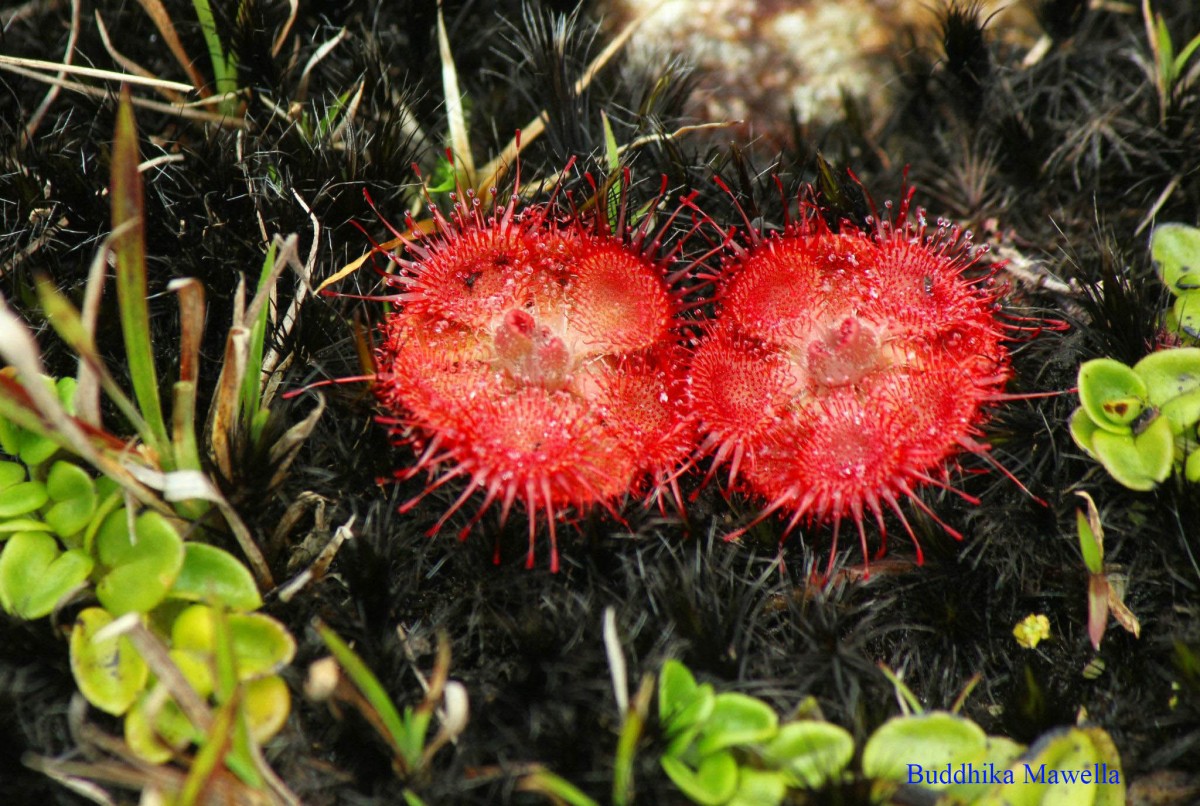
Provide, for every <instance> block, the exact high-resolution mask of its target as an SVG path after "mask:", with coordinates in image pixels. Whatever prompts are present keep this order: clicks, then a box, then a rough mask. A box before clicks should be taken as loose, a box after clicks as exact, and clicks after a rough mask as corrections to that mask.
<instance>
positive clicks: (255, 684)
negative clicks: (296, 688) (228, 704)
mask: <svg viewBox="0 0 1200 806" xmlns="http://www.w3.org/2000/svg"><path fill="white" fill-rule="evenodd" d="M291 708H292V698H291V695H290V694H289V693H288V687H287V683H285V682H283V678H282V677H280V676H279V675H270V676H269V677H263V678H259V679H258V680H251V681H250V682H249V683H247V684H246V687H245V692H244V694H243V699H242V710H243V712H244V713H245V714H246V720H247V721H248V722H249V724H250V734H251V736H253V737H254V741H256V742H258V743H259V744H263V743H264V742H267V741H270V740H271V738H272V737H273V736H274V735H275V734H276V733H279V731H280V730H281V729H282V728H283V725H284V723H286V722H287V718H288V713H289V712H290V711H291Z"/></svg>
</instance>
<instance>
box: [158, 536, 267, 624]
mask: <svg viewBox="0 0 1200 806" xmlns="http://www.w3.org/2000/svg"><path fill="white" fill-rule="evenodd" d="M167 598H169V599H183V600H186V601H189V602H210V603H214V604H219V605H223V606H224V607H227V608H229V609H231V610H257V609H258V608H260V607H262V597H261V596H259V593H258V586H257V585H255V584H254V577H253V576H252V575H251V574H250V571H249V570H248V569H247V568H246V566H244V565H242V564H241V563H240V562H238V560H237V558H236V557H234V556H233V555H232V554H230V553H229V552H227V551H224V550H222V549H219V548H217V547H216V546H208V545H205V544H203V543H185V544H184V556H183V567H182V568H181V569H180V571H179V576H178V577H176V578H175V584H174V585H172V586H171V589H170V590H169V591H167Z"/></svg>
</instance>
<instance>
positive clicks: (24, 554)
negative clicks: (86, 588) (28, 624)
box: [0, 532, 92, 619]
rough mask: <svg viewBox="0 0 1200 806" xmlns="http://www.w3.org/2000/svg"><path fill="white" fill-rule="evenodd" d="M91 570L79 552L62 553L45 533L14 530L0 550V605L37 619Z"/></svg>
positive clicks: (23, 616)
mask: <svg viewBox="0 0 1200 806" xmlns="http://www.w3.org/2000/svg"><path fill="white" fill-rule="evenodd" d="M91 572H92V558H91V557H89V556H87V555H86V554H84V553H83V552H81V551H66V552H64V551H63V550H62V549H61V547H60V546H59V545H58V541H57V540H55V539H54V538H53V537H51V536H50V535H48V534H46V533H45V532H17V533H16V534H14V535H13V536H12V537H11V538H10V539H9V541H8V542H7V543H5V544H4V551H3V552H0V604H3V606H4V609H5V610H7V611H8V612H10V613H13V614H14V615H17V616H20V617H21V618H24V619H35V618H41V617H42V616H45V615H49V613H50V612H51V611H52V610H54V606H55V605H56V604H58V602H59V600H61V599H62V598H63V597H65V596H67V595H69V594H70V593H71V592H72V591H73V590H75V588H77V587H79V586H80V585H82V584H83V583H84V582H85V581H86V580H87V578H88V574H90V573H91Z"/></svg>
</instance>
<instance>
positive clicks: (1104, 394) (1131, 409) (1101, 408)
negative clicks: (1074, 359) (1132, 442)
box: [1079, 358, 1146, 434]
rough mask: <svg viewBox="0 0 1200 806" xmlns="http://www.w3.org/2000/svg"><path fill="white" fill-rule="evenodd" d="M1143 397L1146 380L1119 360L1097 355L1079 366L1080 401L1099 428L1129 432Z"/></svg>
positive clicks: (1138, 412) (1115, 432)
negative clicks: (1097, 356)
mask: <svg viewBox="0 0 1200 806" xmlns="http://www.w3.org/2000/svg"><path fill="white" fill-rule="evenodd" d="M1145 400H1146V384H1145V382H1144V381H1143V380H1142V379H1141V378H1140V377H1139V376H1138V375H1137V374H1136V373H1135V372H1134V371H1133V370H1132V369H1130V368H1129V367H1127V366H1125V365H1124V364H1122V363H1121V362H1120V361H1114V360H1113V359H1111V358H1097V359H1094V360H1092V361H1087V362H1085V363H1084V364H1083V366H1081V367H1080V368H1079V402H1080V404H1081V405H1082V406H1083V409H1084V411H1086V412H1087V414H1088V417H1090V418H1091V419H1092V422H1094V423H1095V424H1096V426H1097V427H1098V428H1101V429H1103V430H1105V431H1111V432H1112V433H1114V434H1128V433H1129V432H1130V424H1131V423H1132V422H1133V421H1134V420H1135V419H1137V416H1138V415H1139V414H1141V413H1142V409H1143V408H1144V407H1145V404H1144V401H1145Z"/></svg>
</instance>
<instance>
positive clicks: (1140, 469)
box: [1092, 417, 1175, 491]
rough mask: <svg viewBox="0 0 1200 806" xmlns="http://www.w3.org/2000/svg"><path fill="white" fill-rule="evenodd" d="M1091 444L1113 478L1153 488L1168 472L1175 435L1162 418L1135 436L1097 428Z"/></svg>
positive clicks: (1130, 485) (1140, 487)
mask: <svg viewBox="0 0 1200 806" xmlns="http://www.w3.org/2000/svg"><path fill="white" fill-rule="evenodd" d="M1092 447H1093V448H1094V449H1095V452H1096V458H1097V459H1098V460H1099V461H1100V463H1101V464H1103V465H1104V468H1105V469H1106V470H1107V471H1108V472H1109V473H1110V474H1112V477H1113V478H1114V479H1116V480H1117V481H1119V482H1121V484H1124V485H1125V486H1126V487H1128V488H1129V489H1131V490H1143V491H1144V490H1153V489H1154V488H1155V487H1156V486H1157V485H1158V483H1159V482H1161V481H1163V480H1164V479H1166V477H1167V476H1169V475H1170V474H1171V467H1172V466H1173V464H1174V461H1175V438H1174V436H1173V435H1172V433H1171V425H1170V423H1169V422H1168V421H1167V419H1166V418H1165V417H1159V418H1157V419H1156V420H1154V422H1153V423H1151V424H1150V427H1149V428H1147V429H1146V430H1145V431H1144V432H1142V433H1141V434H1139V435H1138V436H1136V437H1133V436H1130V435H1128V434H1124V435H1122V434H1113V433H1110V432H1107V431H1097V432H1096V433H1095V435H1094V436H1093V437H1092Z"/></svg>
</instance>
